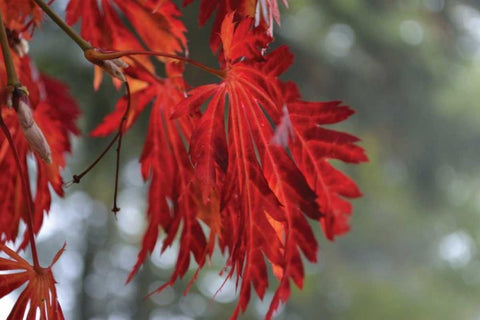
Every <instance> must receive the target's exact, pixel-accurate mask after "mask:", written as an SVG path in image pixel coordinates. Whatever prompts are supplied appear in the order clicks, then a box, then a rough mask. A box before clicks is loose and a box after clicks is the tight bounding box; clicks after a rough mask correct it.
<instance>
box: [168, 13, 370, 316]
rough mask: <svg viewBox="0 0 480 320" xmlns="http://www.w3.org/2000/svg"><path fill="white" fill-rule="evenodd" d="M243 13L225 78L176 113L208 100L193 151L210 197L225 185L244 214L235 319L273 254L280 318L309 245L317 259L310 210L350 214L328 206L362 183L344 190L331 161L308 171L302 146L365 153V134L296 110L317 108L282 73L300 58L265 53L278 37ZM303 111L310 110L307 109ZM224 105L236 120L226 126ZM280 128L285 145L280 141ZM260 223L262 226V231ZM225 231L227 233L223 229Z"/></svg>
mask: <svg viewBox="0 0 480 320" xmlns="http://www.w3.org/2000/svg"><path fill="white" fill-rule="evenodd" d="M234 16H235V15H234V14H233V13H231V14H229V15H227V17H226V18H225V20H224V21H223V24H222V27H221V33H220V39H221V41H222V51H221V55H220V57H219V61H220V63H221V65H222V66H223V69H224V72H225V77H224V79H223V81H222V82H221V83H219V84H208V85H205V86H201V87H199V88H196V89H193V90H191V91H190V92H189V97H188V98H187V99H185V100H183V101H182V102H181V103H180V104H179V105H178V107H177V110H176V112H175V114H174V116H176V117H178V116H182V115H186V114H189V113H190V114H192V113H194V114H198V113H199V107H200V106H201V105H202V104H204V103H206V104H207V107H206V110H205V112H204V113H203V114H202V115H201V117H200V119H199V120H198V121H196V126H195V127H194V129H193V134H192V139H191V140H190V143H191V145H190V158H191V159H192V162H193V165H194V167H195V169H196V170H195V175H196V177H197V179H199V180H201V181H204V182H205V184H204V188H206V189H207V190H204V191H203V197H202V198H203V199H208V197H207V196H208V194H209V193H211V192H219V194H220V196H221V201H222V202H221V208H222V213H221V217H222V218H224V219H225V220H226V221H225V225H227V226H228V225H230V223H231V221H232V220H231V217H229V215H232V214H235V215H236V218H235V220H234V221H235V222H234V223H238V224H236V226H237V229H238V230H236V232H235V233H234V234H233V235H229V236H228V241H229V242H226V247H227V248H228V249H229V250H228V252H229V257H228V260H227V266H228V267H231V270H230V272H229V274H228V275H229V276H233V275H234V274H235V272H236V276H237V279H240V278H241V283H239V286H240V289H239V291H240V298H239V299H240V300H239V303H238V306H237V308H236V310H235V312H234V313H233V315H232V318H236V317H237V315H238V313H239V312H240V311H242V312H243V311H244V310H245V309H246V306H247V304H248V301H249V299H250V290H251V286H252V285H253V287H254V289H255V290H256V292H257V294H258V295H259V296H260V297H262V296H263V294H264V292H265V289H266V287H267V286H268V283H267V277H266V266H265V259H264V257H266V258H267V260H268V261H269V262H270V263H271V266H272V269H273V271H274V273H275V274H276V275H277V277H278V278H279V286H278V288H277V290H276V293H275V295H274V298H273V300H272V302H271V306H270V310H269V312H268V313H267V315H266V317H267V318H271V317H272V315H273V311H274V310H275V309H276V308H277V307H278V305H279V303H280V302H281V301H286V300H287V298H288V296H289V293H290V280H293V281H294V283H295V284H296V285H297V286H299V287H301V286H302V285H303V279H304V271H303V263H302V258H301V254H300V252H302V253H303V254H304V255H305V257H306V258H307V259H308V260H310V261H312V262H314V261H316V253H317V250H318V247H317V242H316V240H315V237H314V234H313V231H312V229H311V227H310V225H309V223H308V221H307V218H311V219H314V220H317V221H322V222H323V223H324V222H325V221H329V223H330V224H331V217H332V215H334V216H335V217H339V216H342V215H344V214H347V213H346V212H345V211H344V212H342V213H339V212H338V211H339V210H340V211H341V210H343V209H345V208H344V207H340V206H338V205H337V206H335V205H332V206H331V207H326V206H325V200H324V199H325V198H332V197H333V196H336V197H337V198H339V197H340V196H347V197H355V196H358V194H357V193H358V189H357V188H356V186H355V185H354V184H353V183H350V184H345V189H342V190H340V189H335V188H336V187H338V186H337V185H336V184H335V183H334V182H333V181H332V179H333V178H332V176H333V174H332V171H331V170H329V168H328V167H325V166H322V167H319V168H318V169H317V170H316V171H311V170H310V171H308V168H306V167H305V165H304V164H303V163H299V161H301V160H302V159H303V158H299V156H298V155H297V153H298V150H301V149H302V147H303V144H305V143H303V141H304V140H305V141H308V142H309V144H310V145H309V146H308V148H309V149H310V150H312V149H313V146H317V145H318V146H320V147H323V146H325V147H324V148H323V150H322V151H323V153H320V151H319V150H318V149H319V148H318V147H317V149H316V150H315V156H321V161H325V162H326V161H327V159H331V158H333V159H340V160H349V162H360V161H365V160H366V157H365V156H364V154H363V151H362V150H361V149H360V148H359V147H356V146H355V145H354V143H355V142H356V141H357V139H356V138H355V139H353V137H352V136H350V135H347V134H343V133H339V132H335V131H330V130H327V129H324V128H321V127H318V125H321V124H326V123H328V121H326V120H324V121H321V116H318V117H313V119H310V120H311V121H309V122H305V123H304V124H303V126H302V122H301V121H298V117H296V115H297V114H299V117H301V116H305V117H307V116H308V110H305V111H303V110H302V109H301V108H296V107H298V106H300V105H301V104H302V103H306V102H303V101H301V100H299V96H298V93H297V91H296V88H295V87H293V86H292V85H291V84H285V83H283V82H282V81H280V80H279V79H278V76H279V75H280V74H281V73H283V72H284V71H285V70H286V69H287V68H288V66H289V65H290V64H291V60H292V55H291V54H290V53H289V52H288V50H286V48H285V47H280V48H279V49H276V50H274V51H273V52H271V53H269V54H265V53H264V50H265V49H266V48H267V46H268V43H269V42H270V41H271V38H270V37H269V36H268V35H267V34H266V33H265V32H264V30H263V29H262V28H254V26H253V21H252V20H245V19H244V20H242V21H240V22H239V23H238V24H235V23H234V21H235V18H234ZM240 43H241V44H242V45H240ZM285 89H286V90H285ZM311 104H314V105H317V104H321V103H311ZM290 105H291V106H292V109H293V111H294V112H296V113H295V117H294V116H293V115H292V114H291V112H290V110H289V108H290ZM324 111H325V117H326V116H328V114H327V113H328V112H331V113H334V115H333V117H336V121H340V120H341V118H342V116H343V114H344V113H345V112H344V111H345V110H344V109H342V108H339V109H338V114H337V112H336V111H337V110H332V109H328V110H327V109H326V110H324ZM302 112H306V113H305V115H302ZM224 114H226V117H227V119H228V121H227V124H226V125H224V123H223V117H224ZM344 118H345V117H344ZM287 120H288V121H287ZM275 127H276V131H275ZM282 131H283V133H282ZM281 134H283V136H284V138H283V139H281V140H280V141H281V142H283V144H282V143H278V141H277V140H278V139H279V138H278V137H279V135H281ZM349 137H350V138H349ZM301 139H303V140H301ZM287 142H288V147H289V148H290V149H287V144H286V143H287ZM302 143H303V144H302ZM289 150H291V151H292V152H293V154H290V153H289ZM225 154H227V155H228V158H226V157H225ZM347 154H348V155H350V158H348V157H346V155H347ZM297 158H298V159H297ZM219 177H222V178H219ZM336 177H339V176H338V175H336ZM342 177H344V179H347V178H346V177H345V176H342ZM318 179H325V180H328V183H329V186H328V187H324V188H319V186H318V185H317V184H314V183H313V182H314V181H317V180H318ZM329 179H330V180H329ZM345 181H346V180H345ZM348 181H350V180H348ZM336 219H337V220H338V221H339V218H336ZM222 224H223V221H222ZM257 229H258V230H262V232H256V231H255V230H257ZM329 229H331V227H328V228H327V230H329ZM328 234H329V233H328V232H327V235H328ZM219 237H220V238H222V233H220V234H219ZM265 239H269V240H270V241H265ZM273 240H275V241H273ZM221 242H222V240H221ZM234 270H235V272H234Z"/></svg>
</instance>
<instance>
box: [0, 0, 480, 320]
mask: <svg viewBox="0 0 480 320" xmlns="http://www.w3.org/2000/svg"><path fill="white" fill-rule="evenodd" d="M177 3H179V1H177ZM55 5H56V8H57V9H58V10H59V11H62V10H63V9H64V7H65V1H63V2H62V1H60V0H58V1H56V3H55ZM281 11H282V19H281V27H280V28H276V31H275V32H276V42H275V44H274V45H280V44H284V43H286V44H288V45H290V46H291V49H292V51H293V52H294V53H295V54H296V60H295V64H294V66H293V67H292V68H291V69H290V70H289V71H288V73H287V75H286V76H285V79H287V78H288V79H292V80H295V81H296V82H297V83H298V84H299V87H300V88H301V90H302V93H303V95H304V97H305V98H306V99H308V100H343V101H345V103H347V104H349V105H350V106H351V107H352V108H354V109H355V110H356V111H357V114H356V115H355V116H354V117H353V118H352V119H351V120H349V121H347V122H346V123H343V124H341V125H339V126H336V128H338V129H342V130H346V131H348V132H350V133H353V134H354V135H356V136H359V137H360V138H362V140H363V141H362V146H363V147H364V148H365V149H366V150H367V154H368V156H369V158H370V162H369V163H367V164H363V165H360V166H357V167H355V166H343V165H341V164H338V165H339V166H340V167H341V168H342V169H344V170H346V171H347V172H348V173H349V174H350V175H351V176H353V177H354V179H355V180H356V181H357V182H358V184H359V186H360V187H361V190H362V192H363V194H364V197H363V198H361V199H359V200H356V201H354V206H355V212H354V216H353V219H352V221H351V224H352V230H351V232H350V233H348V234H347V235H345V236H343V237H341V238H338V239H337V240H336V241H335V242H328V241H326V240H324V239H323V235H322V234H321V232H320V230H319V228H318V227H317V226H315V229H316V231H317V235H318V238H320V239H321V240H320V245H321V250H320V252H319V263H318V264H316V265H311V264H307V265H306V269H307V273H308V276H307V279H306V281H305V287H304V289H303V290H302V291H300V290H298V289H297V288H294V289H293V290H292V295H291V299H290V300H289V302H288V304H286V305H285V306H282V308H281V310H280V311H279V312H278V314H277V317H276V318H277V319H289V320H290V319H293V320H299V319H322V320H330V319H332V320H337V319H338V320H340V319H355V320H357V319H358V320H360V319H390V320H394V319H412V320H414V319H419V320H424V319H448V320H450V319H467V320H470V319H471V320H475V319H480V302H479V301H480V256H479V254H478V253H477V247H478V246H479V245H480V174H479V173H478V170H479V169H480V165H479V162H480V107H479V101H480V90H478V88H480V3H479V2H478V1H473V0H472V1H468V0H464V1H461V0H449V1H446V0H390V1H385V0H368V1H366V0H365V1H360V0H357V1H351V0H322V1H318V0H296V1H293V0H292V1H290V8H289V9H286V8H284V7H283V6H282V8H281ZM197 12H198V3H195V4H194V5H192V6H189V7H187V8H185V9H184V22H185V24H186V25H187V27H188V28H189V33H188V38H189V39H190V40H189V41H190V42H189V49H190V55H191V57H192V58H194V59H197V60H199V61H202V62H205V63H207V64H209V65H212V66H215V65H216V62H215V58H214V57H213V56H212V55H211V53H210V52H209V50H208V45H207V44H206V41H205V40H204V39H206V37H208V32H209V27H208V26H206V27H204V28H198V26H197ZM31 49H32V50H31V51H32V57H33V59H34V60H35V62H36V63H37V65H38V67H39V69H40V70H42V71H43V72H45V73H47V74H50V75H53V76H55V77H57V78H60V79H61V80H63V81H64V82H65V83H67V84H68V85H69V86H70V87H71V89H72V93H73V95H74V96H75V97H76V98H77V99H78V101H79V103H80V106H81V109H82V110H83V117H82V119H81V121H80V123H79V124H80V126H81V127H82V131H83V132H84V135H83V136H82V137H79V138H78V139H76V140H75V150H74V152H73V154H72V155H71V157H70V158H69V166H68V168H67V169H66V170H65V172H64V177H65V179H67V180H68V179H69V178H70V177H71V175H72V173H77V172H78V171H80V170H82V169H83V168H84V167H85V166H86V165H87V163H88V161H90V160H92V159H93V158H94V157H95V155H96V154H98V153H99V152H100V151H101V150H102V148H103V147H104V146H105V145H106V144H107V143H108V140H107V139H105V140H102V139H93V138H90V137H88V132H89V131H90V130H92V129H93V128H94V127H95V126H96V125H97V124H98V123H100V121H101V119H102V118H103V116H104V115H106V114H107V113H108V112H110V111H111V110H112V108H113V106H114V104H115V101H116V97H118V96H120V94H121V93H119V92H116V91H115V89H113V88H112V86H111V84H110V82H109V81H104V83H103V84H102V87H101V89H100V91H99V92H94V91H93V89H92V76H93V71H92V68H91V66H89V65H88V64H87V63H86V62H85V61H84V59H83V58H82V54H81V52H80V50H78V49H77V48H76V47H75V46H74V45H73V43H71V42H70V40H69V39H68V38H67V37H66V36H65V35H63V34H62V33H61V32H59V30H58V28H57V27H56V26H55V25H53V24H52V23H50V22H47V23H45V24H44V26H43V27H42V29H41V30H37V33H36V36H35V39H34V41H33V43H32V44H31ZM186 77H187V80H188V81H189V82H190V83H191V84H198V83H204V82H205V78H204V75H203V74H202V73H199V72H197V70H194V69H192V68H188V70H187V75H186ZM147 117H148V112H146V113H145V114H144V115H143V117H141V118H140V119H139V121H138V123H137V124H136V125H135V126H134V128H133V129H132V131H130V132H129V133H128V134H127V136H126V137H125V146H124V148H123V155H122V178H121V192H120V205H121V208H122V210H121V212H120V213H119V215H118V218H117V219H115V218H114V217H113V216H112V214H111V213H110V212H109V209H110V207H111V203H112V198H113V182H114V153H112V154H110V156H109V157H107V158H106V159H104V160H103V162H102V163H101V164H100V166H99V167H98V168H96V169H95V170H94V172H93V173H91V174H90V176H88V177H87V178H86V179H85V180H84V181H83V182H82V184H81V185H80V186H74V187H71V188H70V189H69V190H67V195H66V197H65V199H58V200H57V201H55V203H54V205H53V208H52V212H51V214H50V217H49V218H48V219H47V221H46V224H45V226H44V229H43V231H42V233H41V235H40V237H39V239H40V241H41V243H40V252H41V253H42V254H41V255H42V256H43V257H44V258H45V263H47V262H49V261H50V260H49V259H51V256H52V255H53V253H54V252H55V250H57V249H58V248H59V247H60V246H61V244H62V243H63V242H64V241H65V240H66V241H67V251H66V252H65V254H64V255H63V257H62V259H61V260H60V261H59V263H58V264H57V267H56V270H55V272H56V277H57V280H58V281H59V285H58V290H59V294H60V299H61V303H62V306H63V308H64V310H65V312H66V316H67V318H68V319H108V320H123V319H152V320H162V319H176V320H186V319H227V318H228V316H229V315H230V313H231V311H232V310H233V308H234V305H235V292H234V286H233V284H231V283H230V282H227V284H226V285H225V287H224V288H223V289H222V291H220V292H219V293H218V294H217V296H216V297H215V298H213V293H214V292H215V291H216V289H217V288H218V287H219V286H220V284H221V283H222V281H223V280H222V278H221V277H219V276H218V271H219V270H220V268H221V266H222V265H223V264H222V262H223V260H222V258H221V257H220V256H218V255H216V256H215V257H214V259H213V261H212V265H211V266H207V267H206V268H205V269H204V271H203V272H201V273H200V277H199V279H198V281H197V282H196V284H195V285H194V286H193V287H192V290H191V293H190V294H189V295H188V296H186V297H185V296H183V290H184V289H185V287H186V285H187V283H188V279H186V280H185V281H183V282H179V283H178V284H177V285H175V286H174V287H173V288H169V289H167V290H165V291H164V292H163V293H162V294H159V295H156V296H153V297H152V298H150V299H147V300H144V299H143V297H144V296H145V295H146V294H147V293H148V292H150V291H152V290H153V289H155V288H156V287H158V286H159V285H160V284H162V283H163V282H164V281H165V280H166V279H168V277H169V275H170V273H171V272H172V267H173V264H174V259H175V255H176V248H175V246H174V247H173V248H172V250H168V251H167V252H166V253H164V254H163V255H162V256H160V255H159V253H158V252H156V253H155V254H154V255H153V256H152V258H151V259H150V261H149V262H147V263H146V265H145V267H144V268H143V269H142V270H141V272H140V273H139V274H138V275H137V276H136V278H135V279H134V281H133V282H132V283H130V284H128V285H127V286H125V285H124V281H125V279H126V276H127V274H128V272H129V270H130V268H131V267H132V265H133V263H134V262H135V259H136V254H137V250H138V246H139V244H140V241H141V235H142V231H143V229H144V228H145V209H146V208H145V199H146V198H145V191H146V190H147V186H146V185H144V184H143V182H142V180H141V178H140V176H139V171H138V168H139V166H138V156H139V154H140V152H141V146H142V142H143V141H144V139H145V134H146V120H147ZM190 275H191V274H190ZM272 292H273V291H270V292H269V293H268V294H267V299H266V300H267V301H265V302H263V303H262V302H260V301H258V299H257V298H252V300H251V303H250V306H249V309H248V311H247V312H246V314H245V315H244V316H243V319H261V318H262V315H263V314H264V312H265V311H266V308H267V306H268V298H269V297H270V298H271V295H272ZM9 302H11V301H9V300H8V299H7V300H6V301H5V300H2V303H7V304H8V303H9Z"/></svg>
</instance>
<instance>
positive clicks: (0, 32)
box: [0, 11, 20, 86]
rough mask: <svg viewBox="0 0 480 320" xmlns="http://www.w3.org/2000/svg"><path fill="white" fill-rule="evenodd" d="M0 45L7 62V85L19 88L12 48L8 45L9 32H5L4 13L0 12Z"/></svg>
mask: <svg viewBox="0 0 480 320" xmlns="http://www.w3.org/2000/svg"><path fill="white" fill-rule="evenodd" d="M0 44H1V46H2V53H3V61H4V62H5V69H6V70H7V78H8V80H7V83H8V85H9V86H19V85H20V82H19V81H18V78H17V74H16V72H15V66H14V65H13V60H12V55H11V53H10V47H9V45H8V38H7V31H6V30H5V23H4V22H3V16H2V12H1V11H0Z"/></svg>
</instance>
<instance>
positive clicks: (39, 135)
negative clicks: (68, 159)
mask: <svg viewBox="0 0 480 320" xmlns="http://www.w3.org/2000/svg"><path fill="white" fill-rule="evenodd" d="M12 96H13V99H12V104H13V108H14V109H15V111H16V113H17V119H18V123H19V124H20V128H21V129H22V132H23V136H24V137H25V139H26V140H27V142H28V144H29V145H30V148H32V150H33V151H34V152H36V153H37V154H38V155H39V156H40V158H42V159H43V161H45V162H46V163H48V164H50V163H52V153H51V151H50V146H49V144H48V142H47V139H46V138H45V136H44V134H43V132H42V130H40V128H39V127H38V125H37V123H36V122H35V119H34V118H33V114H32V109H31V108H30V102H29V100H28V96H27V95H26V94H25V92H24V91H22V90H21V89H18V88H15V89H14V91H13V95H12Z"/></svg>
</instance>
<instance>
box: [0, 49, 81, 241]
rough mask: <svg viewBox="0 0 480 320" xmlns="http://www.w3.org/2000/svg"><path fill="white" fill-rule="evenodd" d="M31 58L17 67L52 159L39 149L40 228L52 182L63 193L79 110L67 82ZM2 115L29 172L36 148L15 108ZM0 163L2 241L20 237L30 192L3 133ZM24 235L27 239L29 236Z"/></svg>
mask: <svg viewBox="0 0 480 320" xmlns="http://www.w3.org/2000/svg"><path fill="white" fill-rule="evenodd" d="M33 68H34V67H33V66H32V65H31V63H30V60H29V59H28V58H27V57H25V58H23V59H21V60H19V64H18V68H17V70H18V72H19V77H20V80H21V81H22V83H23V84H24V85H25V86H26V87H27V89H28V91H29V92H30V103H31V107H32V109H33V117H34V119H35V121H36V123H37V124H38V126H39V127H40V129H41V130H42V131H43V133H44V135H45V137H46V139H47V141H48V143H49V145H50V148H51V152H52V164H46V163H45V162H44V161H42V160H41V159H40V158H39V157H38V156H36V155H35V158H34V159H35V163H36V167H37V170H36V172H35V173H34V174H35V175H36V176H34V180H33V181H35V180H36V188H35V190H36V192H35V195H34V197H32V198H33V201H34V217H33V222H34V232H35V233H37V232H38V231H39V230H40V227H41V225H42V221H43V215H44V213H45V212H48V210H49V208H50V203H51V195H50V190H49V186H51V187H52V188H53V190H54V191H55V192H56V193H57V194H59V195H63V189H62V184H63V181H62V178H61V176H60V170H61V169H62V168H63V167H64V166H65V158H64V157H65V153H66V152H70V150H71V144H70V135H71V134H78V129H77V127H76V125H75V120H76V118H77V117H78V115H79V110H78V108H77V105H76V103H75V102H74V101H73V99H72V98H71V97H70V95H69V94H68V90H67V88H66V87H65V86H64V85H63V84H60V83H59V82H57V81H56V80H53V79H52V78H50V77H47V76H44V75H41V74H39V73H38V71H37V70H35V69H33ZM2 116H3V118H4V120H5V123H6V124H7V126H8V128H9V130H10V133H11V134H12V137H13V139H14V142H15V145H16V148H17V151H18V153H19V156H20V159H21V161H22V166H23V170H24V172H28V171H27V158H28V157H29V155H31V154H33V153H32V151H30V148H29V146H28V143H27V141H26V140H25V138H24V137H23V134H22V132H21V130H20V126H19V124H18V121H17V117H16V114H15V111H14V110H13V109H12V110H8V109H7V108H2ZM0 146H1V147H0V150H1V152H0V168H1V169H2V172H4V173H5V175H4V176H3V178H2V179H0V186H1V187H2V190H3V192H2V193H0V201H1V202H0V203H1V204H0V210H1V212H3V214H2V215H1V216H2V218H1V219H0V234H1V238H0V239H1V241H2V242H5V241H8V240H12V241H13V240H15V239H16V237H17V234H18V228H19V223H20V221H21V220H24V219H25V216H24V215H25V214H26V212H27V211H26V201H27V199H28V198H27V196H26V195H25V194H24V192H23V190H22V187H21V181H20V176H19V174H18V170H17V168H16V165H15V161H14V158H13V154H12V153H11V152H10V149H9V147H8V143H7V141H6V139H5V137H4V136H3V135H2V136H0ZM25 241H28V240H27V238H25Z"/></svg>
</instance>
